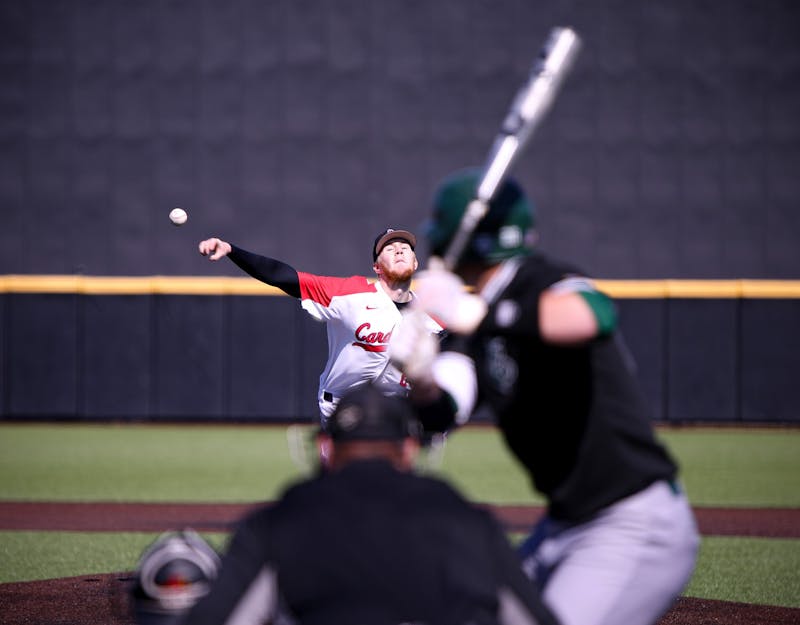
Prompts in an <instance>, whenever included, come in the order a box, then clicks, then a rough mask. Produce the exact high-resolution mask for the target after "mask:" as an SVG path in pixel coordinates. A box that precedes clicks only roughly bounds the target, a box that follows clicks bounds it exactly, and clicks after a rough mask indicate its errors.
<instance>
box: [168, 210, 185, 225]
mask: <svg viewBox="0 0 800 625" xmlns="http://www.w3.org/2000/svg"><path fill="white" fill-rule="evenodd" d="M187 219H189V215H187V214H186V211H185V210H183V209H182V208H173V209H172V210H171V211H170V212H169V220H170V221H171V222H172V223H174V224H175V225H176V226H180V225H181V224H185V223H186V220H187Z"/></svg>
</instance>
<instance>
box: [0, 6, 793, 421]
mask: <svg viewBox="0 0 800 625" xmlns="http://www.w3.org/2000/svg"><path fill="white" fill-rule="evenodd" d="M555 25H570V26H573V27H574V28H575V29H576V30H577V31H578V32H579V33H580V34H581V36H582V38H583V39H584V49H583V52H582V54H581V56H580V57H579V59H578V63H577V65H576V67H575V70H574V72H573V73H572V75H571V76H570V77H569V78H568V80H567V82H566V84H565V87H564V90H563V92H562V93H561V94H560V96H559V98H558V100H557V101H556V104H555V107H554V109H553V111H552V113H551V115H550V116H549V118H548V119H547V120H546V122H545V123H544V125H543V126H542V127H541V129H540V131H539V133H538V134H537V136H536V137H535V139H534V141H533V143H532V145H531V146H530V148H529V149H528V151H527V152H526V154H525V155H524V156H523V157H522V159H521V160H520V161H519V163H518V165H517V167H516V168H515V175H516V177H517V178H519V179H520V181H521V182H522V183H523V184H524V186H525V187H526V188H527V189H528V190H529V192H530V194H531V195H532V197H533V198H534V200H535V202H536V205H537V212H538V223H539V227H540V230H541V235H542V247H543V249H545V250H546V251H548V252H550V253H552V254H555V255H558V256H563V257H567V258H569V259H571V260H573V261H574V262H575V263H577V264H578V265H580V266H583V267H584V268H586V269H587V271H588V272H589V273H591V274H592V275H594V276H597V277H599V278H613V279H638V278H643V279H661V278H694V279H720V278H754V279H788V280H792V279H798V278H800V245H798V241H800V211H798V203H799V202H800V175H798V174H799V173H800V115H798V113H797V111H799V110H800V37H798V35H800V3H797V2H794V1H792V0H762V1H760V2H753V1H752V0H730V1H725V2H696V1H690V0H655V1H652V2H639V1H637V0H611V1H609V2H602V3H601V2H597V3H594V2H573V1H566V0H565V1H557V0H543V1H537V2H530V1H525V0H470V1H468V2H464V1H458V2H456V1H454V0H445V1H442V2H427V1H424V0H415V1H408V0H406V1H404V0H361V1H356V0H342V1H335V2H333V1H331V2H312V1H309V0H280V1H277V0H276V1H272V0H271V1H269V2H262V1H260V0H226V1H224V2H222V1H211V0H204V1H198V2H194V1H189V0H141V1H139V2H126V1H124V0H4V1H3V2H2V3H0V84H1V85H2V88H1V89H0V164H2V167H0V226H2V227H0V274H26V275H33V274H67V275H90V276H91V275H101V276H149V275H168V276H182V275H188V276H203V275H210V276H235V275H239V274H238V272H237V270H236V268H235V267H234V266H233V265H232V264H231V263H228V262H222V263H218V264H215V265H211V264H209V263H207V262H206V261H205V260H204V259H202V258H201V257H200V256H199V255H198V254H197V252H196V244H197V242H198V241H199V240H200V239H202V238H205V237H207V236H211V235H219V236H221V237H223V238H227V239H228V240H230V241H233V242H235V243H237V244H239V245H241V246H242V247H245V248H248V249H252V250H254V251H259V252H262V253H265V254H268V255H271V256H275V257H277V258H281V259H283V260H286V261H288V262H289V263H291V264H292V265H294V266H296V267H297V268H299V269H303V270H307V271H311V272H315V273H327V274H334V275H345V274H355V273H367V274H368V273H369V271H370V266H369V263H370V262H371V257H370V255H369V245H370V243H371V241H372V239H373V238H374V236H375V234H376V233H377V232H378V231H380V230H382V229H383V228H385V227H386V226H401V227H408V228H411V229H415V230H420V229H421V227H422V224H423V222H424V220H425V218H426V217H427V215H428V212H429V202H430V197H431V194H432V192H433V189H434V187H435V184H436V182H437V180H439V179H440V178H441V176H443V175H445V174H447V173H448V172H450V171H451V170H453V169H456V168H460V167H462V166H465V165H470V164H478V163H481V162H482V161H483V159H484V157H485V155H486V153H487V150H488V148H489V146H490V144H491V141H492V139H493V137H494V134H495V133H496V131H497V129H498V127H499V123H500V121H501V119H502V118H503V116H504V114H505V112H506V110H507V108H508V104H509V102H510V100H511V97H512V96H513V94H514V93H515V91H516V89H517V88H518V86H519V84H520V83H521V82H522V80H523V79H524V77H525V75H526V74H527V72H528V70H529V68H530V66H531V63H532V61H533V59H534V57H535V56H536V54H537V53H538V51H539V49H540V47H541V45H542V43H543V41H544V40H545V38H546V36H547V34H548V32H549V30H550V29H551V27H553V26H555ZM175 206H182V207H184V208H186V209H187V211H188V212H189V222H188V223H187V224H186V225H185V226H183V227H181V228H174V227H172V226H171V225H170V224H169V222H168V220H167V214H168V212H169V210H170V209H171V208H173V207H175ZM419 251H420V254H421V256H422V259H423V260H424V259H425V254H426V250H425V249H424V247H421V249H420V250H419ZM0 297H1V300H2V307H1V308H0V311H1V312H0V314H1V315H2V334H0V341H1V342H2V349H3V352H2V353H3V358H2V363H1V364H0V367H1V368H2V369H1V370H0V375H2V377H0V384H2V389H0V396H1V397H2V402H3V405H2V409H3V416H6V417H16V416H25V415H28V416H48V415H50V416H69V415H73V416H79V417H80V416H85V417H89V418H95V417H98V418H99V417H102V416H112V417H113V416H120V417H124V416H147V417H149V416H155V417H177V418H181V417H184V416H187V417H188V416H191V415H193V416H198V417H217V416H232V417H241V418H255V417H256V416H258V415H261V416H268V417H270V418H272V417H275V418H284V417H290V416H296V415H305V414H308V413H310V412H311V411H313V404H314V389H315V387H316V379H317V375H318V373H319V370H320V368H321V362H320V358H323V359H324V347H325V345H324V339H323V338H322V335H321V332H322V328H321V327H319V326H316V325H314V324H312V323H311V321H309V320H308V319H306V318H304V317H303V316H302V314H301V313H300V312H299V311H298V310H297V307H296V304H295V303H294V302H292V301H291V300H289V299H288V298H280V297H266V298H249V297H222V296H219V297H216V296H179V295H175V296H172V295H169V294H154V295H144V296H143V295H128V296H125V295H120V296H93V295H81V294H68V293H67V294H64V293H53V294H24V293H15V292H12V291H9V292H4V293H3V294H2V296H0ZM797 302H798V300H797V299H786V300H776V299H769V300H758V299H741V298H733V299H725V298H722V299H718V300H705V299H703V300H693V299H692V300H682V299H672V298H664V299H660V300H658V299H657V300H650V299H644V300H636V299H629V300H625V301H624V302H623V303H622V308H623V311H624V313H625V314H624V323H625V326H626V331H627V332H628V334H629V335H630V340H631V343H632V350H633V351H634V352H635V353H636V356H637V359H638V360H639V361H640V367H641V371H642V376H643V381H644V383H645V386H646V388H647V391H648V394H649V396H650V397H651V398H652V400H653V402H654V406H655V414H656V416H657V417H659V418H665V419H668V420H683V419H695V418H703V419H712V420H713V419H718V418H719V419H733V420H755V421H762V420H763V421H767V420H787V419H794V418H798V413H800V410H798V401H797V399H796V398H795V397H794V395H793V390H794V389H793V388H792V387H793V385H794V380H795V379H796V378H797V373H798V371H800V366H798V357H797V355H796V354H797V353H798V352H800V341H799V340H798V334H797V330H796V329H795V328H796V326H797V320H798V319H800V316H799V315H798V314H797V313H798V304H797Z"/></svg>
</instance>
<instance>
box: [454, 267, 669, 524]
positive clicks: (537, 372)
mask: <svg viewBox="0 0 800 625" xmlns="http://www.w3.org/2000/svg"><path fill="white" fill-rule="evenodd" d="M513 262H514V263H519V266H518V269H517V271H516V273H515V274H514V275H513V278H511V280H510V282H509V283H508V285H507V286H506V287H505V288H503V289H502V290H501V291H499V294H498V295H497V296H496V297H495V298H494V299H493V300H492V301H491V302H490V305H489V310H488V313H487V315H486V317H485V318H484V320H483V322H482V323H481V325H480V327H479V328H478V329H477V331H476V333H475V334H474V335H473V336H472V337H470V339H469V340H467V339H464V338H463V337H462V338H461V339H459V338H451V339H448V340H452V341H453V342H454V343H453V347H454V348H455V349H457V350H459V351H465V352H466V353H468V354H469V355H470V356H472V358H473V359H474V361H475V365H476V370H477V374H478V386H479V401H483V402H485V403H487V404H488V405H489V406H490V407H491V409H492V412H493V414H494V417H495V419H496V422H497V424H498V425H499V427H500V429H501V430H502V432H503V436H504V438H505V441H506V443H507V445H508V447H509V448H510V449H511V451H512V452H513V454H514V455H515V456H516V457H517V458H518V459H519V461H520V462H521V463H522V464H523V465H524V467H525V469H526V470H527V472H528V473H529V475H530V477H531V479H532V481H533V484H534V486H535V488H536V489H537V490H539V491H540V492H542V493H543V494H544V495H546V496H547V498H548V501H549V508H550V509H549V512H550V515H551V516H552V517H554V518H558V519H564V520H580V519H582V518H585V517H587V516H589V515H591V514H592V513H594V512H596V511H598V510H599V509H601V508H603V507H605V506H607V505H609V504H611V503H613V502H615V501H617V500H619V499H621V498H623V497H625V496H627V495H631V494H633V493H635V492H638V491H639V490H641V489H642V488H644V487H645V486H647V485H649V484H651V483H652V482H654V481H657V480H659V479H671V478H673V477H674V476H675V473H676V465H675V462H674V461H673V460H672V459H671V458H670V456H669V455H668V453H667V451H666V450H665V448H664V447H663V446H662V445H661V444H660V443H659V442H658V441H657V440H656V439H655V436H654V432H653V428H652V423H651V420H650V416H649V415H650V410H649V409H648V406H647V404H646V401H645V400H644V398H643V396H642V394H641V392H640V389H639V386H638V382H637V380H636V377H635V374H634V371H633V363H632V359H631V357H630V355H629V354H628V352H627V350H626V349H625V348H624V346H623V343H622V337H621V335H620V333H619V332H618V331H617V332H615V333H614V334H612V335H610V336H606V337H602V338H598V339H595V340H593V341H591V342H589V343H588V344H585V345H582V346H577V347H563V346H552V345H547V344H545V343H543V342H542V341H541V339H540V337H539V332H538V305H539V296H540V295H541V293H542V291H543V290H544V289H545V288H547V287H549V286H551V285H553V284H555V283H556V282H559V281H561V280H563V279H564V278H566V277H569V276H575V275H577V276H581V275H585V274H581V273H580V272H578V271H577V270H575V269H574V268H573V267H570V266H568V265H566V264H562V263H559V262H557V261H553V260H550V259H548V258H546V257H545V256H543V255H540V254H535V255H532V256H529V257H525V258H522V259H515V260H514V261H513ZM458 341H461V342H462V345H461V347H460V348H459V347H458V346H457V343H458Z"/></svg>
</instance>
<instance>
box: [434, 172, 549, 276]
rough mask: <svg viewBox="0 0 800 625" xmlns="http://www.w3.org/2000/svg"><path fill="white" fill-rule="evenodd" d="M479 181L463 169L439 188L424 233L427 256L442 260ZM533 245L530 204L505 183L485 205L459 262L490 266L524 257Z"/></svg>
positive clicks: (511, 182) (519, 190) (476, 174)
mask: <svg viewBox="0 0 800 625" xmlns="http://www.w3.org/2000/svg"><path fill="white" fill-rule="evenodd" d="M479 178H480V172H479V170H478V169H464V170H461V171H458V172H456V173H454V174H451V175H450V176H448V177H447V178H445V179H444V180H443V181H442V183H441V184H440V185H439V188H438V189H437V191H436V194H435V196H434V200H433V217H432V218H431V220H430V221H429V222H428V225H427V228H426V232H425V235H426V237H427V239H428V243H429V245H430V252H431V254H433V255H435V256H444V254H445V252H446V251H447V248H448V246H449V245H450V242H451V241H452V239H453V237H454V235H455V233H456V231H457V230H458V226H459V224H460V223H461V218H462V217H463V216H464V212H465V211H466V209H467V205H468V204H469V203H470V202H471V201H472V200H473V199H475V190H476V188H477V185H478V181H479ZM535 242H536V231H535V229H534V209H533V204H532V203H531V202H530V201H529V200H528V198H527V197H526V196H525V193H524V191H523V190H522V188H521V187H520V186H519V184H517V182H516V181H514V180H512V179H506V180H505V181H504V182H503V183H502V184H501V185H500V188H499V189H498V190H497V193H496V194H495V197H494V199H493V200H492V201H491V202H490V203H489V210H488V211H487V212H486V215H485V216H484V218H483V219H482V220H481V221H480V222H479V223H478V225H477V227H476V228H475V231H474V232H473V234H472V236H471V237H470V240H469V242H468V243H467V246H466V248H465V249H464V252H463V254H462V255H461V259H460V260H461V262H464V261H480V262H484V263H488V264H494V263H498V262H500V261H502V260H506V259H507V258H511V257H512V256H517V255H519V254H527V253H528V252H530V250H531V249H532V248H533V245H534V243H535Z"/></svg>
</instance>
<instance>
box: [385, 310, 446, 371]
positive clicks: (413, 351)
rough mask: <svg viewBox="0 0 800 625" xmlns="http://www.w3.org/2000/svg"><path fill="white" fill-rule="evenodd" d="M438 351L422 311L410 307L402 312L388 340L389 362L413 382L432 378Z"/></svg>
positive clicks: (437, 343)
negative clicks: (403, 313)
mask: <svg viewBox="0 0 800 625" xmlns="http://www.w3.org/2000/svg"><path fill="white" fill-rule="evenodd" d="M438 354H439V341H438V339H437V337H436V336H435V335H434V334H432V333H431V330H430V327H429V326H428V319H427V316H426V315H425V313H424V312H423V311H422V310H412V311H411V312H408V313H406V314H405V315H403V320H402V322H401V323H400V325H399V326H398V327H397V328H395V330H394V331H393V332H392V340H391V342H390V343H389V360H390V361H391V362H392V364H393V365H394V366H395V367H397V368H398V369H400V371H402V372H403V373H404V374H405V375H406V377H407V378H408V379H409V380H411V381H412V382H415V383H419V382H432V380H433V361H434V360H436V356H437V355H438Z"/></svg>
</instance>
